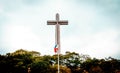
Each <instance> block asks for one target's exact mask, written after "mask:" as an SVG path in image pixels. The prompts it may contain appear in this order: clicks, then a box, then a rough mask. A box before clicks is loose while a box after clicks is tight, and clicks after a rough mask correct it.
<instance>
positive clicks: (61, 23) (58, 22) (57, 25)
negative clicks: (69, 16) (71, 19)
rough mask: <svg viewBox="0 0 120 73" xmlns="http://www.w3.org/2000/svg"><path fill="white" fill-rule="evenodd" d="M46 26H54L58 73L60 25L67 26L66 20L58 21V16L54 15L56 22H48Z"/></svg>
mask: <svg viewBox="0 0 120 73" xmlns="http://www.w3.org/2000/svg"><path fill="white" fill-rule="evenodd" d="M47 24H48V25H55V45H58V50H57V53H58V73H59V54H60V52H61V48H60V46H61V45H60V25H68V21H67V20H60V17H59V14H58V13H57V14H56V20H48V21H47Z"/></svg>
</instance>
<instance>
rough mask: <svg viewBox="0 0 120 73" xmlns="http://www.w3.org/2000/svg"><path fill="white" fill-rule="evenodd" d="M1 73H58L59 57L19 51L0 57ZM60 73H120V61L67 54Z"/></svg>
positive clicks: (62, 59) (63, 59)
mask: <svg viewBox="0 0 120 73" xmlns="http://www.w3.org/2000/svg"><path fill="white" fill-rule="evenodd" d="M0 73H57V55H53V56H50V55H44V56H41V55H40V53H39V52H36V51H26V50H23V49H19V50H17V51H15V52H13V53H7V54H6V55H0ZM60 73H120V60H118V59H114V58H111V57H108V58H105V59H96V58H91V57H90V56H89V55H83V54H81V55H79V54H78V53H75V52H66V53H65V55H62V54H61V55H60Z"/></svg>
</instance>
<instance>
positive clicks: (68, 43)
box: [0, 0, 120, 59]
mask: <svg viewBox="0 0 120 73" xmlns="http://www.w3.org/2000/svg"><path fill="white" fill-rule="evenodd" d="M56 13H59V14H60V19H61V20H68V22H69V23H68V25H61V26H60V30H61V31H60V32H61V33H60V35H61V53H62V54H65V52H66V51H70V52H76V53H79V54H87V55H90V56H91V57H96V58H105V57H109V56H111V57H113V58H118V59H120V53H119V51H120V0H0V54H6V53H9V52H14V51H16V50H18V49H25V50H28V51H32V50H33V51H38V52H40V53H41V55H54V54H55V53H54V46H55V26H54V25H47V20H55V15H56Z"/></svg>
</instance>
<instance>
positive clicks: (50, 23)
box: [47, 20, 68, 25]
mask: <svg viewBox="0 0 120 73" xmlns="http://www.w3.org/2000/svg"><path fill="white" fill-rule="evenodd" d="M57 23H58V24H60V25H68V21H67V20H64V21H62V20H61V21H54V20H50V21H47V25H56V24H57Z"/></svg>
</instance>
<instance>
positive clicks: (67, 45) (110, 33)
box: [62, 29, 119, 58]
mask: <svg viewBox="0 0 120 73" xmlns="http://www.w3.org/2000/svg"><path fill="white" fill-rule="evenodd" d="M117 36H118V32H117V31H115V30H111V29H110V30H106V31H101V32H98V33H95V34H87V35H76V34H73V35H72V36H67V37H65V38H63V40H62V45H63V49H64V51H63V52H65V51H76V52H79V53H84V54H89V55H90V56H92V57H97V58H103V57H108V56H112V55H114V54H116V53H117V51H118V50H119V45H118V43H116V41H115V40H116V38H117ZM63 49H62V50H63Z"/></svg>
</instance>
